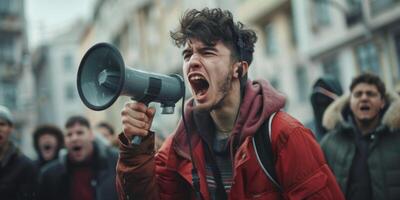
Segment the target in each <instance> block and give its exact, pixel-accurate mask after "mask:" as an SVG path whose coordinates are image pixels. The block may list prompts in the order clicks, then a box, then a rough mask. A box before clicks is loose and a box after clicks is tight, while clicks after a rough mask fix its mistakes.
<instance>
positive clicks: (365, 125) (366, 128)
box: [355, 116, 380, 135]
mask: <svg viewBox="0 0 400 200" xmlns="http://www.w3.org/2000/svg"><path fill="white" fill-rule="evenodd" d="M355 121H356V124H357V127H358V129H359V130H360V131H361V133H362V135H367V134H369V133H371V132H372V131H373V130H375V129H376V128H377V127H378V125H379V122H380V117H379V116H377V117H375V118H374V119H372V120H371V121H360V120H357V119H356V120H355Z"/></svg>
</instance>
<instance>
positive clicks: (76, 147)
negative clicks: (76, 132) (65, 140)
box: [72, 146, 82, 152]
mask: <svg viewBox="0 0 400 200" xmlns="http://www.w3.org/2000/svg"><path fill="white" fill-rule="evenodd" d="M81 149H82V147H81V146H74V147H72V151H74V152H79V151H80V150H81Z"/></svg>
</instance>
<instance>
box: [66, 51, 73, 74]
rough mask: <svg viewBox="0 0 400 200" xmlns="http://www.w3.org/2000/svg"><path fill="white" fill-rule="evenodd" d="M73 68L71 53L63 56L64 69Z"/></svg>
mask: <svg viewBox="0 0 400 200" xmlns="http://www.w3.org/2000/svg"><path fill="white" fill-rule="evenodd" d="M72 69H73V61H72V56H71V55H69V54H68V55H65V56H64V71H66V72H71V71H72Z"/></svg>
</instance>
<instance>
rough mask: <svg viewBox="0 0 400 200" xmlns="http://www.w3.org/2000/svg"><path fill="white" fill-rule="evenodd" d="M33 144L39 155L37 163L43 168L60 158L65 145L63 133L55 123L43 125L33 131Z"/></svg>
mask: <svg viewBox="0 0 400 200" xmlns="http://www.w3.org/2000/svg"><path fill="white" fill-rule="evenodd" d="M33 146H34V147H35V150H36V153H37V155H38V159H37V160H36V165H37V166H38V168H39V169H41V168H42V167H43V166H44V165H45V164H47V163H49V162H51V161H53V160H55V159H57V158H58V155H59V152H60V150H61V148H63V146H64V136H63V133H62V131H61V130H60V129H59V128H58V127H56V126H54V125H41V126H39V127H37V128H36V129H35V131H34V132H33Z"/></svg>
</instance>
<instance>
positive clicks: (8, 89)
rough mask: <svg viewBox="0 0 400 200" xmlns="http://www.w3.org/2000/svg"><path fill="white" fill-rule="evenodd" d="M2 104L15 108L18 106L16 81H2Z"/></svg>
mask: <svg viewBox="0 0 400 200" xmlns="http://www.w3.org/2000/svg"><path fill="white" fill-rule="evenodd" d="M0 87H1V90H0V104H3V105H4V106H6V107H8V108H9V109H11V110H13V109H16V108H17V85H16V83H8V82H2V83H0Z"/></svg>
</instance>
